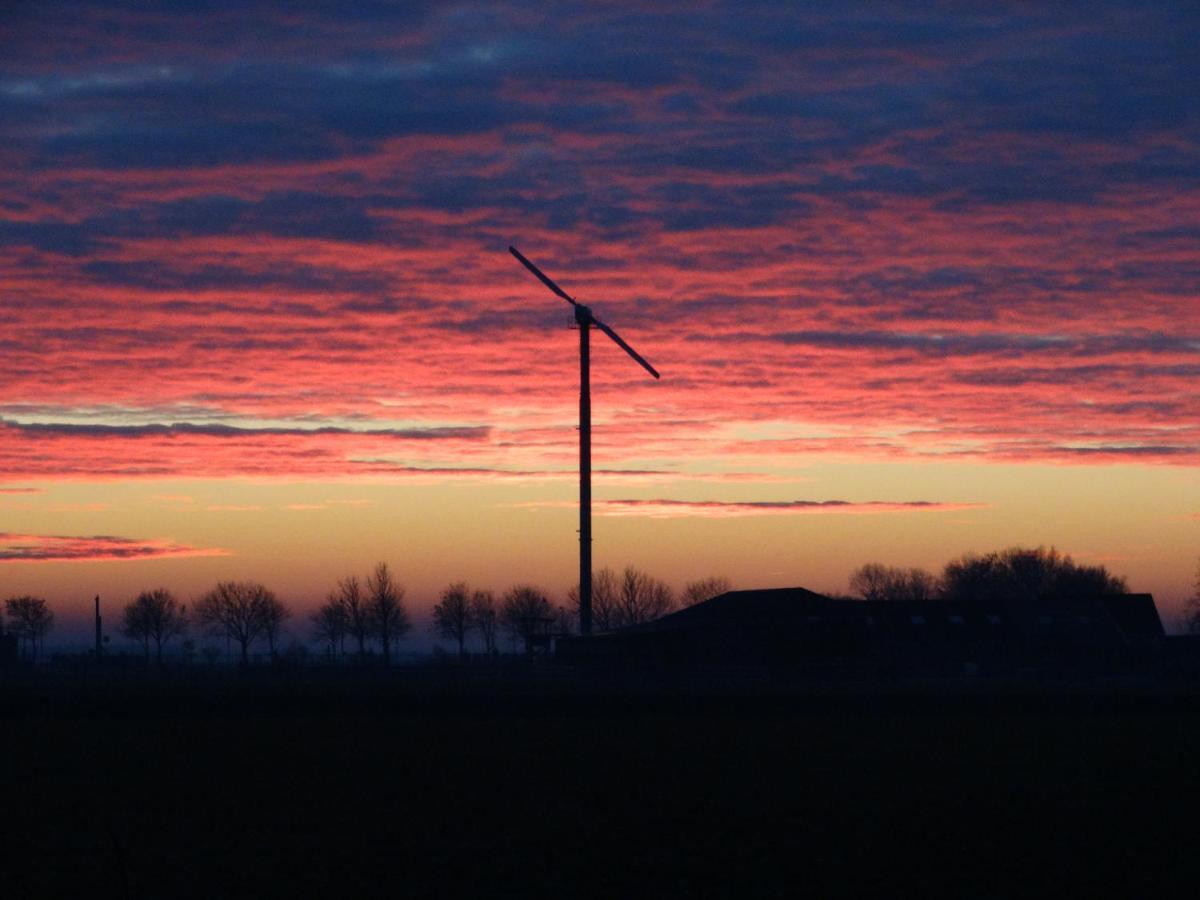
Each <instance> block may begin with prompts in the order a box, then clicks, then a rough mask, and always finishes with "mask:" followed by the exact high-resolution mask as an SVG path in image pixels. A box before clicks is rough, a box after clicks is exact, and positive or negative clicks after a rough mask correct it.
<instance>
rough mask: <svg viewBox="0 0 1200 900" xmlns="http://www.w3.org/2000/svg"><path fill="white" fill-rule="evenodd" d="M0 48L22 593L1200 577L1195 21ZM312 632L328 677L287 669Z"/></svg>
mask: <svg viewBox="0 0 1200 900" xmlns="http://www.w3.org/2000/svg"><path fill="white" fill-rule="evenodd" d="M910 6H916V5H909V4H896V3H853V2H834V3H819V2H817V3H806V4H802V5H801V4H795V5H792V4H775V3H763V4H755V3H745V2H739V3H730V4H725V3H640V4H637V5H636V7H635V6H634V5H632V4H629V5H623V4H579V3H547V2H536V3H489V4H458V3H404V4H386V3H371V2H367V3H355V4H346V5H343V4H332V3H329V4H326V3H319V2H296V3H288V4H264V3H255V2H246V0H238V2H220V0H217V2H205V3H188V2H163V3H155V4H145V3H135V2H124V3H123V2H104V3H99V2H78V3H65V2H55V0H44V2H37V3H32V2H28V3H27V2H19V0H18V2H10V3H8V4H5V6H4V9H3V11H2V12H0V50H2V51H3V52H0V327H2V330H0V594H3V595H5V596H8V595H11V594H15V593H27V592H33V593H37V594H40V595H42V596H45V597H47V599H48V600H49V601H50V602H51V604H52V605H53V606H54V607H55V608H56V610H58V611H59V613H60V618H63V619H64V620H65V621H70V620H72V619H73V618H78V617H81V616H83V615H84V614H85V613H86V612H87V611H88V610H90V602H91V597H92V596H94V595H95V594H97V593H99V594H101V595H102V596H103V597H104V598H105V602H106V603H110V602H111V604H112V608H113V609H115V608H117V607H119V605H120V604H122V603H124V602H125V601H126V600H128V599H130V598H131V597H132V596H133V595H135V594H136V593H137V592H138V591H140V590H143V589H147V588H151V587H156V586H159V585H164V586H167V587H170V588H171V589H173V590H174V591H176V592H177V593H178V594H179V595H180V596H181V597H182V598H183V599H184V600H185V601H190V600H191V599H194V598H195V597H196V596H198V595H199V594H200V593H202V592H203V591H204V590H206V589H207V588H209V587H211V586H212V585H213V584H215V583H216V582H217V581H218V580H222V579H227V578H250V579H255V580H259V581H262V582H264V583H265V584H267V585H268V586H270V587H272V588H274V589H275V590H276V591H277V593H279V594H280V596H281V597H282V598H284V599H286V600H288V601H289V602H291V603H292V604H293V605H294V606H295V607H296V609H297V611H298V617H299V618H302V615H301V614H302V613H303V611H304V610H305V609H308V608H309V607H311V606H313V605H314V604H316V603H317V602H319V601H320V600H321V599H322V598H323V596H324V595H325V593H326V592H327V591H328V590H329V589H330V588H331V587H332V586H333V584H334V582H335V581H336V579H337V578H339V577H341V576H343V575H346V574H350V573H360V574H362V573H365V572H366V571H368V570H369V569H370V567H371V566H372V565H373V564H374V563H375V562H377V561H379V560H386V561H388V562H389V563H390V564H391V566H392V568H393V569H394V570H395V572H396V574H397V575H398V577H399V579H400V581H401V582H402V583H403V584H404V585H405V586H406V588H407V590H408V601H409V603H410V605H411V606H412V608H413V609H414V611H415V612H416V613H417V614H418V617H421V616H423V615H424V614H425V612H427V610H428V608H429V606H430V605H431V604H432V603H433V602H434V601H435V600H436V597H437V593H438V591H439V590H440V589H441V588H442V587H444V586H445V585H446V584H448V583H450V582H452V581H459V580H467V581H469V582H471V583H472V584H475V585H478V586H486V587H492V588H495V589H497V590H503V589H504V588H505V587H507V586H508V585H511V584H513V583H515V582H519V581H520V582H525V581H528V582H534V583H536V584H540V585H542V586H544V587H545V588H546V589H547V590H549V591H550V592H551V593H553V594H555V595H556V596H558V597H561V596H562V594H563V593H564V592H565V590H566V588H567V587H568V586H569V585H571V584H572V583H573V582H574V580H575V577H576V575H577V565H578V563H577V552H578V536H577V533H576V527H577V521H576V515H577V513H576V506H575V497H576V491H577V482H576V477H577V476H576V465H577V453H578V450H577V441H578V433H577V430H576V429H577V422H578V419H577V416H578V407H577V402H578V400H577V394H578V334H577V332H576V331H574V330H572V321H571V316H570V308H569V307H568V306H567V305H566V304H565V303H564V302H563V301H562V300H561V299H559V298H557V297H555V296H554V295H552V294H550V293H549V292H548V291H546V290H545V289H544V287H543V286H542V285H541V284H539V283H538V282H537V281H536V280H534V279H533V278H532V277H531V276H530V274H529V273H528V272H526V271H525V270H524V269H523V268H521V267H520V266H519V265H518V264H517V263H516V261H515V260H514V259H513V258H512V257H511V256H510V255H509V254H508V252H507V247H508V246H509V245H510V244H512V245H515V246H517V247H518V248H519V249H520V250H521V251H522V252H523V253H525V254H526V255H527V256H528V257H529V258H531V259H532V260H533V261H534V262H536V263H537V264H538V265H539V266H541V267H542V268H543V269H544V270H545V271H546V272H547V273H548V274H549V275H550V276H551V277H553V278H555V279H556V280H557V281H558V282H559V283H560V284H561V285H563V287H564V288H566V290H568V291H569V292H571V293H572V294H573V295H574V296H576V297H577V298H578V299H580V300H581V301H582V302H585V303H588V304H590V305H591V306H592V308H593V309H594V311H595V312H596V314H597V315H598V316H600V317H601V318H602V319H603V320H604V321H605V322H607V323H608V324H609V325H611V326H613V327H614V328H616V329H617V330H618V331H619V332H620V333H621V335H622V336H623V337H624V338H625V339H626V340H627V341H629V342H630V343H631V344H632V345H633V346H634V347H635V348H636V349H637V350H638V351H639V352H640V353H641V354H642V355H643V356H645V357H646V358H647V359H648V360H649V361H650V362H651V363H652V364H653V365H654V366H655V368H657V369H658V370H659V371H660V372H661V373H662V379H661V381H655V380H653V379H652V378H650V377H649V376H648V375H647V374H646V373H645V372H644V371H643V370H642V369H641V368H640V367H638V366H637V365H636V364H635V363H634V362H633V361H632V360H630V359H629V358H628V357H627V356H625V355H624V354H623V353H622V352H621V350H620V349H619V348H617V347H616V346H615V345H613V344H612V343H611V342H609V341H608V340H607V339H606V338H604V337H603V336H602V335H595V336H594V337H593V344H592V348H593V352H592V385H593V423H594V428H593V448H594V450H593V454H594V461H593V465H594V466H595V468H596V476H595V498H596V500H595V525H594V529H595V533H594V539H595V542H594V546H595V558H596V564H597V566H604V565H608V566H613V567H617V568H619V567H622V566H624V565H627V564H633V565H637V566H639V567H641V568H644V569H646V570H648V571H650V572H651V573H653V574H656V575H658V576H659V577H661V578H664V579H666V580H667V581H669V582H671V583H673V584H675V585H677V586H679V585H682V584H683V582H685V581H687V580H689V579H694V578H699V577H703V576H706V575H710V574H717V575H724V576H726V577H728V578H730V579H731V580H732V582H733V583H734V584H735V585H736V586H738V587H743V588H751V587H772V586H785V585H802V586H805V587H808V588H811V589H814V590H824V591H844V590H846V584H847V579H848V576H849V574H850V572H851V570H852V569H853V568H854V567H856V566H857V565H859V564H861V563H863V562H867V561H878V562H883V563H887V564H892V565H904V566H924V567H926V568H930V569H933V570H938V569H940V568H941V566H942V565H943V564H944V563H945V562H946V561H947V560H949V559H951V558H954V557H957V556H959V555H961V554H964V553H968V552H987V551H990V550H996V549H1000V548H1003V547H1006V546H1010V545H1013V544H1021V545H1026V546H1037V545H1046V546H1051V545H1052V546H1055V547H1057V548H1058V549H1059V550H1061V551H1064V552H1066V553H1070V554H1072V555H1073V556H1074V557H1075V558H1076V560H1077V561H1079V562H1084V563H1089V564H1103V565H1105V566H1107V567H1109V568H1110V569H1111V570H1112V571H1113V572H1115V573H1116V574H1119V575H1125V576H1127V577H1128V578H1129V583H1130V586H1131V588H1133V589H1135V590H1143V591H1152V592H1153V593H1154V594H1155V596H1156V599H1157V600H1158V602H1159V606H1160V609H1161V610H1162V612H1163V614H1164V616H1166V617H1168V618H1169V617H1170V616H1172V615H1173V614H1174V613H1175V612H1176V611H1177V610H1178V609H1179V607H1180V605H1181V604H1182V603H1183V602H1184V600H1185V599H1186V598H1187V597H1188V596H1189V595H1190V594H1191V592H1192V584H1193V580H1194V577H1195V571H1196V562H1197V557H1198V555H1200V479H1198V477H1197V466H1198V465H1200V392H1198V391H1197V389H1196V385H1197V376H1198V375H1200V288H1198V286H1197V285H1198V284H1200V56H1198V55H1197V54H1196V52H1195V48H1196V46H1197V45H1198V44H1200V12H1198V11H1197V8H1196V7H1195V5H1194V4H1189V3H1170V2H1164V3H1152V4H1144V3H1125V4H1122V3H1104V2H1099V3H1089V4H1035V3H988V4H953V5H949V4H947V5H945V6H939V5H938V4H921V5H920V7H921V8H920V9H919V10H918V9H912V8H910ZM296 629H297V632H298V633H300V632H302V631H303V628H302V627H301V625H300V624H297V625H296Z"/></svg>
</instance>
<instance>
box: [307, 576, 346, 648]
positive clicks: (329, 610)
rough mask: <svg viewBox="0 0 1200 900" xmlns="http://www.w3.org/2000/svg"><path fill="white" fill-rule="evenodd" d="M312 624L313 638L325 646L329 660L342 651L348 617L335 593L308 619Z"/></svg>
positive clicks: (331, 593)
mask: <svg viewBox="0 0 1200 900" xmlns="http://www.w3.org/2000/svg"><path fill="white" fill-rule="evenodd" d="M309 619H310V621H311V622H312V629H313V638H314V639H315V640H317V641H320V642H321V643H323V644H326V645H327V652H328V655H329V656H330V658H332V657H335V656H337V655H338V654H339V653H341V652H342V651H343V650H344V644H345V640H346V631H347V626H348V623H349V616H348V615H347V613H346V606H345V604H343V603H342V601H341V597H340V595H339V593H338V592H337V591H331V592H330V593H329V596H328V597H326V598H325V602H324V603H322V604H321V605H320V606H318V607H317V608H316V610H314V611H313V614H312V615H311V616H310V617H309Z"/></svg>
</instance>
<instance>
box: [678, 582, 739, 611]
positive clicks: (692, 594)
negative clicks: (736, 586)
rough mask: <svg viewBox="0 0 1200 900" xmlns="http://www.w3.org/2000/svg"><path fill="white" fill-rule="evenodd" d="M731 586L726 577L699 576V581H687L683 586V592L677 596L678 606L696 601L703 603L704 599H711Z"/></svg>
mask: <svg viewBox="0 0 1200 900" xmlns="http://www.w3.org/2000/svg"><path fill="white" fill-rule="evenodd" d="M732 587H733V585H732V584H730V583H729V579H728V578H724V577H722V576H719V575H712V576H709V577H708V578H701V579H700V580H699V581H689V582H688V583H687V584H686V585H684V588H683V594H682V595H681V596H680V598H679V601H680V602H679V605H680V606H695V605H696V604H697V603H703V602H704V601H705V600H711V599H712V598H713V597H719V596H720V595H721V594H724V593H726V592H728V591H729V590H731V589H732Z"/></svg>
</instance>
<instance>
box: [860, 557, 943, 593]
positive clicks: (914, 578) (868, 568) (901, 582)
mask: <svg viewBox="0 0 1200 900" xmlns="http://www.w3.org/2000/svg"><path fill="white" fill-rule="evenodd" d="M850 590H851V591H853V592H854V593H856V594H858V596H860V597H862V598H863V599H864V600H934V599H936V598H937V597H938V596H939V594H940V592H941V586H940V584H939V582H938V579H937V576H935V575H933V574H932V573H930V572H926V571H925V570H924V569H902V568H899V567H896V566H885V565H882V564H881V563H866V564H865V565H862V566H859V567H858V568H857V569H855V570H854V573H853V574H852V575H851V576H850Z"/></svg>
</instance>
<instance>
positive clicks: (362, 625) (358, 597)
mask: <svg viewBox="0 0 1200 900" xmlns="http://www.w3.org/2000/svg"><path fill="white" fill-rule="evenodd" d="M335 597H336V598H337V602H338V603H340V604H341V606H342V609H343V610H345V613H346V634H348V635H349V636H350V637H352V638H354V641H355V643H357V644H358V658H359V659H363V658H364V657H365V656H366V655H367V641H369V640H370V639H371V613H370V611H369V610H368V609H367V595H366V594H365V593H364V592H363V588H362V583H361V582H360V581H359V580H358V578H357V576H354V575H350V576H347V577H346V578H341V579H339V580H338V583H337V587H336V588H334V590H333V591H332V592H331V593H330V594H329V600H330V601H332V600H333V599H334V598H335Z"/></svg>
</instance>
